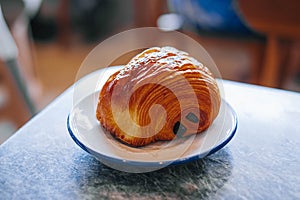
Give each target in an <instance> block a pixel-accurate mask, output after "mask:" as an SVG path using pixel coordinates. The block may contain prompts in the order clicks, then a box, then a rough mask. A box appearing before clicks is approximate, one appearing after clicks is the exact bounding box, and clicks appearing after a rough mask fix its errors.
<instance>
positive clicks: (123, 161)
mask: <svg viewBox="0 0 300 200" xmlns="http://www.w3.org/2000/svg"><path fill="white" fill-rule="evenodd" d="M222 101H223V102H224V104H226V109H229V110H230V112H231V115H232V117H233V121H234V122H233V124H234V127H232V131H231V133H229V134H228V136H227V137H225V139H224V140H222V141H221V142H220V143H217V144H216V145H214V146H212V148H210V149H209V150H207V151H205V152H202V153H200V154H196V155H190V156H187V157H184V158H178V159H173V160H166V161H136V160H128V159H122V158H116V157H111V156H108V155H105V154H102V153H101V152H98V151H95V150H93V149H91V148H89V147H87V146H86V145H85V144H83V143H82V142H81V141H80V140H79V139H78V138H77V137H76V136H75V134H74V132H73V130H72V128H71V125H70V114H71V112H72V111H71V112H70V113H69V114H68V117H67V129H68V132H69V135H70V136H71V138H72V139H73V141H74V142H75V143H76V144H77V145H78V146H79V147H80V148H81V149H82V150H84V151H86V152H87V153H89V154H91V155H92V156H93V157H95V158H96V159H98V160H100V161H101V160H102V159H103V160H105V161H108V162H111V163H116V164H126V165H131V166H138V167H156V166H162V165H178V164H184V163H188V162H192V161H194V160H198V159H201V158H204V157H207V156H209V155H211V154H213V153H216V152H217V151H219V150H220V149H222V148H223V147H224V146H226V145H227V144H228V143H229V142H230V141H231V140H232V138H233V137H234V135H235V133H236V131H237V128H238V118H237V114H236V112H235V111H234V109H233V108H232V106H231V105H230V104H229V103H228V102H227V101H226V100H224V99H222ZM95 154H96V155H95Z"/></svg>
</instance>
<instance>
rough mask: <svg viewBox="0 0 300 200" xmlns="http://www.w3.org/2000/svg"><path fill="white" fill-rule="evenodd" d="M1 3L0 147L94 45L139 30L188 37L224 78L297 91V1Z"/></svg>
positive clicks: (68, 79) (67, 82)
mask: <svg viewBox="0 0 300 200" xmlns="http://www.w3.org/2000/svg"><path fill="white" fill-rule="evenodd" d="M0 5H1V12H0V144H1V143H2V142H4V141H5V140H6V139H7V138H8V137H10V136H11V135H12V134H13V133H14V132H15V131H16V130H17V129H18V128H20V127H21V126H22V125H23V124H24V123H26V122H27V121H28V120H29V119H31V118H32V116H34V115H35V114H36V113H38V112H39V111H40V110H42V109H43V108H44V107H45V106H47V104H49V103H50V102H51V101H52V100H53V99H55V98H56V97H57V96H58V95H59V94H61V93H62V92H63V91H64V90H65V89H67V88H68V87H69V86H71V85H72V84H73V83H74V81H75V77H76V72H77V70H78V68H79V67H80V65H81V63H82V61H83V60H84V58H85V57H86V56H87V54H88V53H89V52H90V51H91V50H92V49H93V48H94V47H95V46H96V45H97V44H99V43H100V42H101V41H103V40H105V39H106V38H108V37H110V36H112V35H114V34H116V33H119V32H121V31H125V30H128V29H132V28H137V27H159V28H160V29H161V30H162V31H172V30H177V31H181V32H183V33H185V34H187V35H189V36H190V37H193V38H194V39H195V40H197V41H198V42H199V43H200V44H201V45H202V46H203V47H204V48H205V49H206V50H207V51H208V52H209V54H210V55H211V57H212V58H213V59H214V61H215V62H216V65H217V66H218V68H219V70H220V72H221V75H222V77H223V79H228V80H233V81H239V82H244V83H251V84H257V85H264V86H268V87H274V88H280V89H285V90H291V91H296V92H299V91H300V41H299V40H300V12H299V11H298V9H299V8H300V1H298V0H289V1H283V0H272V1H271V0H252V1H247V0H0ZM131 56H132V55H131ZM129 59H130V56H127V57H126V56H125V57H124V56H123V57H122V58H120V59H117V60H116V61H115V62H114V63H113V64H115V65H118V64H125V63H126V62H127V61H128V60H129ZM28 134H30V133H28Z"/></svg>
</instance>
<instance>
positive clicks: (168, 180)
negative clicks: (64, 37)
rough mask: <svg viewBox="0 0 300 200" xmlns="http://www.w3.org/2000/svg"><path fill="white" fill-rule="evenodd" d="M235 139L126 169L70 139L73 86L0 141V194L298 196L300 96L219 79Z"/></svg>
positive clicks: (66, 196)
mask: <svg viewBox="0 0 300 200" xmlns="http://www.w3.org/2000/svg"><path fill="white" fill-rule="evenodd" d="M224 88H225V95H226V100H227V101H228V102H229V104H231V106H232V107H233V108H234V109H235V111H236V113H237V115H238V120H239V126H238V130H237V132H236V135H235V137H234V138H233V140H232V141H230V142H229V144H228V145H227V146H226V147H224V148H223V149H221V150H220V151H218V152H216V153H215V154H212V155H210V156H208V157H205V158H204V159H200V160H196V161H193V162H190V163H187V164H183V165H179V166H169V167H166V168H163V169H161V170H158V171H154V172H149V173H142V174H130V173H126V172H120V171H117V170H114V169H111V168H109V167H106V166H104V165H103V164H101V163H100V162H99V161H97V160H96V159H95V158H94V157H92V156H91V155H89V154H88V153H86V152H85V151H83V150H82V149H80V148H79V147H78V146H77V145H76V144H75V143H74V142H73V141H72V139H71V137H70V136H69V134H68V131H67V128H66V120H67V116H68V113H69V111H70V109H71V106H72V103H71V102H72V96H73V95H72V94H73V90H72V88H70V89H68V90H67V91H65V92H64V93H63V94H62V95H61V96H59V97H58V98H57V99H56V100H55V101H54V102H52V103H51V104H50V105H49V106H48V107H46V108H45V109H44V110H43V111H41V112H40V113H39V114H38V115H36V116H35V117H34V118H33V119H32V120H31V121H29V122H28V123H27V124H26V125H25V126H24V127H22V128H21V129H20V130H18V132H17V133H15V134H14V136H13V137H11V138H10V139H9V140H8V141H7V142H5V143H4V144H3V145H1V146H0V199H299V198H300V170H299V169H300V168H299V166H300V94H299V93H293V92H287V91H282V90H276V89H269V88H264V87H258V86H252V85H247V84H241V83H235V82H231V81H224Z"/></svg>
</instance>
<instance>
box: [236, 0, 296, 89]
mask: <svg viewBox="0 0 300 200" xmlns="http://www.w3.org/2000/svg"><path fill="white" fill-rule="evenodd" d="M237 3H238V6H239V8H240V10H241V14H242V16H244V18H245V20H246V21H247V22H248V23H249V25H250V26H251V27H252V28H253V29H254V30H256V31H258V32H261V33H263V34H265V35H266V36H267V43H266V47H265V55H264V58H263V59H264V60H263V65H262V69H261V74H260V79H259V83H260V84H261V85H266V86H271V87H282V84H283V82H284V79H285V77H284V76H283V75H289V74H291V73H293V72H294V71H295V65H293V63H292V62H294V63H295V59H299V56H298V57H295V56H296V55H294V54H293V53H292V51H293V49H294V48H296V47H297V46H299V45H298V44H297V43H299V41H300V12H299V8H300V1H298V0H289V1H282V0H251V1H248V0H238V1H237ZM285 41H287V42H285Z"/></svg>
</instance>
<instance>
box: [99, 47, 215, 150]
mask: <svg viewBox="0 0 300 200" xmlns="http://www.w3.org/2000/svg"><path fill="white" fill-rule="evenodd" d="M220 102H221V98H220V92H219V88H218V86H217V83H216V80H215V78H214V77H213V75H212V73H211V72H210V71H209V69H208V68H207V67H205V66H204V65H203V64H201V63H200V62H198V61H197V60H195V59H194V58H193V57H191V56H190V55H189V54H187V53H186V52H183V51H180V50H177V49H175V48H172V47H162V48H159V47H153V48H150V49H147V50H145V51H143V52H142V53H140V54H138V55H136V56H135V57H134V58H132V60H131V61H130V62H129V63H128V64H127V65H126V66H125V67H124V68H123V69H121V70H119V71H117V72H115V73H114V74H113V75H111V76H110V77H109V78H108V80H107V81H106V83H105V84H104V86H103V88H102V90H101V91H100V94H99V101H98V105H97V110H96V117H97V119H98V120H99V122H100V124H101V125H102V126H103V127H104V128H105V129H106V130H107V131H108V132H110V133H111V134H112V135H113V136H114V137H115V138H117V139H119V140H120V141H122V142H124V143H126V144H128V145H131V146H134V147H139V146H144V145H147V144H150V143H153V142H155V141H159V140H172V139H174V138H175V137H176V136H179V135H180V137H182V136H187V135H190V134H196V133H200V132H203V131H204V130H206V129H207V128H208V127H209V126H210V125H211V124H212V122H213V120H214V119H215V118H216V117H217V115H218V112H219V109H220Z"/></svg>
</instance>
